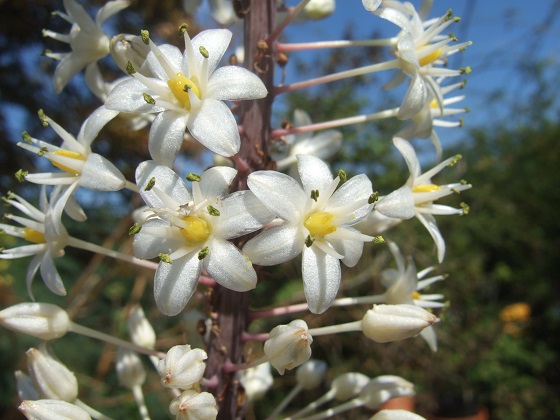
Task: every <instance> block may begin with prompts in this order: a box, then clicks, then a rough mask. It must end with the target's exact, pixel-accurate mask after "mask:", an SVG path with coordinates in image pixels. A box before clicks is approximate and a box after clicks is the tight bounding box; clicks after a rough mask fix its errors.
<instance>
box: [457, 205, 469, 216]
mask: <svg viewBox="0 0 560 420" xmlns="http://www.w3.org/2000/svg"><path fill="white" fill-rule="evenodd" d="M459 205H460V206H461V209H463V215H467V214H469V212H470V211H471V208H470V207H469V205H468V204H467V203H461V204H459Z"/></svg>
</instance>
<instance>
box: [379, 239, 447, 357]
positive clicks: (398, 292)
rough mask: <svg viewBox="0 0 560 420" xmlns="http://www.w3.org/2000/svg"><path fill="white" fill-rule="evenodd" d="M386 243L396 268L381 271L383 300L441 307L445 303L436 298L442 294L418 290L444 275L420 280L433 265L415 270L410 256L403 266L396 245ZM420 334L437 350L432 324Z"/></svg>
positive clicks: (389, 302) (439, 297)
mask: <svg viewBox="0 0 560 420" xmlns="http://www.w3.org/2000/svg"><path fill="white" fill-rule="evenodd" d="M387 244H388V246H389V249H390V250H391V253H392V254H393V257H394V258H395V261H396V263H397V269H396V270H395V269H387V270H384V271H383V272H382V273H381V275H382V279H381V283H382V284H383V285H384V286H385V287H386V288H387V290H386V291H385V293H384V296H385V302H386V303H388V304H390V305H399V304H407V305H417V306H420V307H422V308H443V307H444V306H445V304H444V303H442V302H437V300H441V299H443V295H441V294H430V295H423V294H420V293H419V291H420V290H422V289H424V288H426V287H428V286H430V285H432V284H433V283H435V282H438V281H441V280H443V279H444V278H445V277H444V276H441V275H440V276H434V277H430V278H428V279H425V280H422V279H423V278H424V276H426V275H427V274H428V273H430V272H431V271H432V270H433V269H434V268H435V267H429V268H427V269H425V270H422V271H421V272H417V270H416V265H415V264H414V260H413V259H412V258H409V259H408V266H407V267H405V262H404V258H403V256H402V254H401V253H400V251H399V248H398V247H397V245H396V244H395V243H394V242H392V241H387ZM420 335H421V336H422V338H424V340H426V342H427V343H428V345H429V346H430V348H431V349H432V351H436V350H437V340H436V335H435V331H434V328H433V327H432V326H430V327H427V328H424V329H423V330H422V332H421V333H420Z"/></svg>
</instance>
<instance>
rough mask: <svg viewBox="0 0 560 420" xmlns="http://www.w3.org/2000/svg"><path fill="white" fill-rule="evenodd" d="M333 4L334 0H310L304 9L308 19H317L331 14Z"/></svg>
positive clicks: (333, 7)
mask: <svg viewBox="0 0 560 420" xmlns="http://www.w3.org/2000/svg"><path fill="white" fill-rule="evenodd" d="M335 6H336V3H335V1H334V0H311V1H310V2H309V3H307V4H306V5H305V8H304V11H305V14H306V15H307V17H308V18H309V19H313V20H319V19H324V18H326V17H329V16H330V15H332V14H333V12H334V9H335Z"/></svg>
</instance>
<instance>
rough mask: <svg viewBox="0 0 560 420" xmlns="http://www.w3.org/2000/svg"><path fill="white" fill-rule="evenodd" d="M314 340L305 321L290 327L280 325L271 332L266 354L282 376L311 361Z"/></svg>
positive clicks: (267, 341) (265, 348) (294, 322)
mask: <svg viewBox="0 0 560 420" xmlns="http://www.w3.org/2000/svg"><path fill="white" fill-rule="evenodd" d="M312 342H313V338H312V337H311V335H310V334H309V332H308V327H307V324H306V323H305V321H303V320H301V319H296V320H294V321H292V322H290V323H289V324H288V325H278V326H277V327H275V328H273V329H272V331H270V336H269V339H268V340H266V342H265V343H264V354H265V355H266V357H267V358H268V361H269V362H270V364H271V365H272V366H274V368H275V369H276V370H278V373H280V375H283V374H284V371H285V370H286V369H288V370H290V369H293V368H295V367H297V366H299V365H301V364H302V363H304V362H306V361H307V360H309V358H310V357H311V343H312Z"/></svg>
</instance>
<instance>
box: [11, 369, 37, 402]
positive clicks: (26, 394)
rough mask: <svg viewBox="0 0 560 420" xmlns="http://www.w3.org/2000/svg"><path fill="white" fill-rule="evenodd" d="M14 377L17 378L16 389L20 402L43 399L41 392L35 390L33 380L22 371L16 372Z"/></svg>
mask: <svg viewBox="0 0 560 420" xmlns="http://www.w3.org/2000/svg"><path fill="white" fill-rule="evenodd" d="M14 375H15V377H16V388H17V393H18V397H19V399H20V401H24V400H38V399H40V398H41V396H40V395H39V391H37V388H35V384H34V383H33V380H32V379H31V378H30V377H29V376H28V375H26V374H25V373H23V372H22V371H21V370H16V371H15V373H14Z"/></svg>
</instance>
